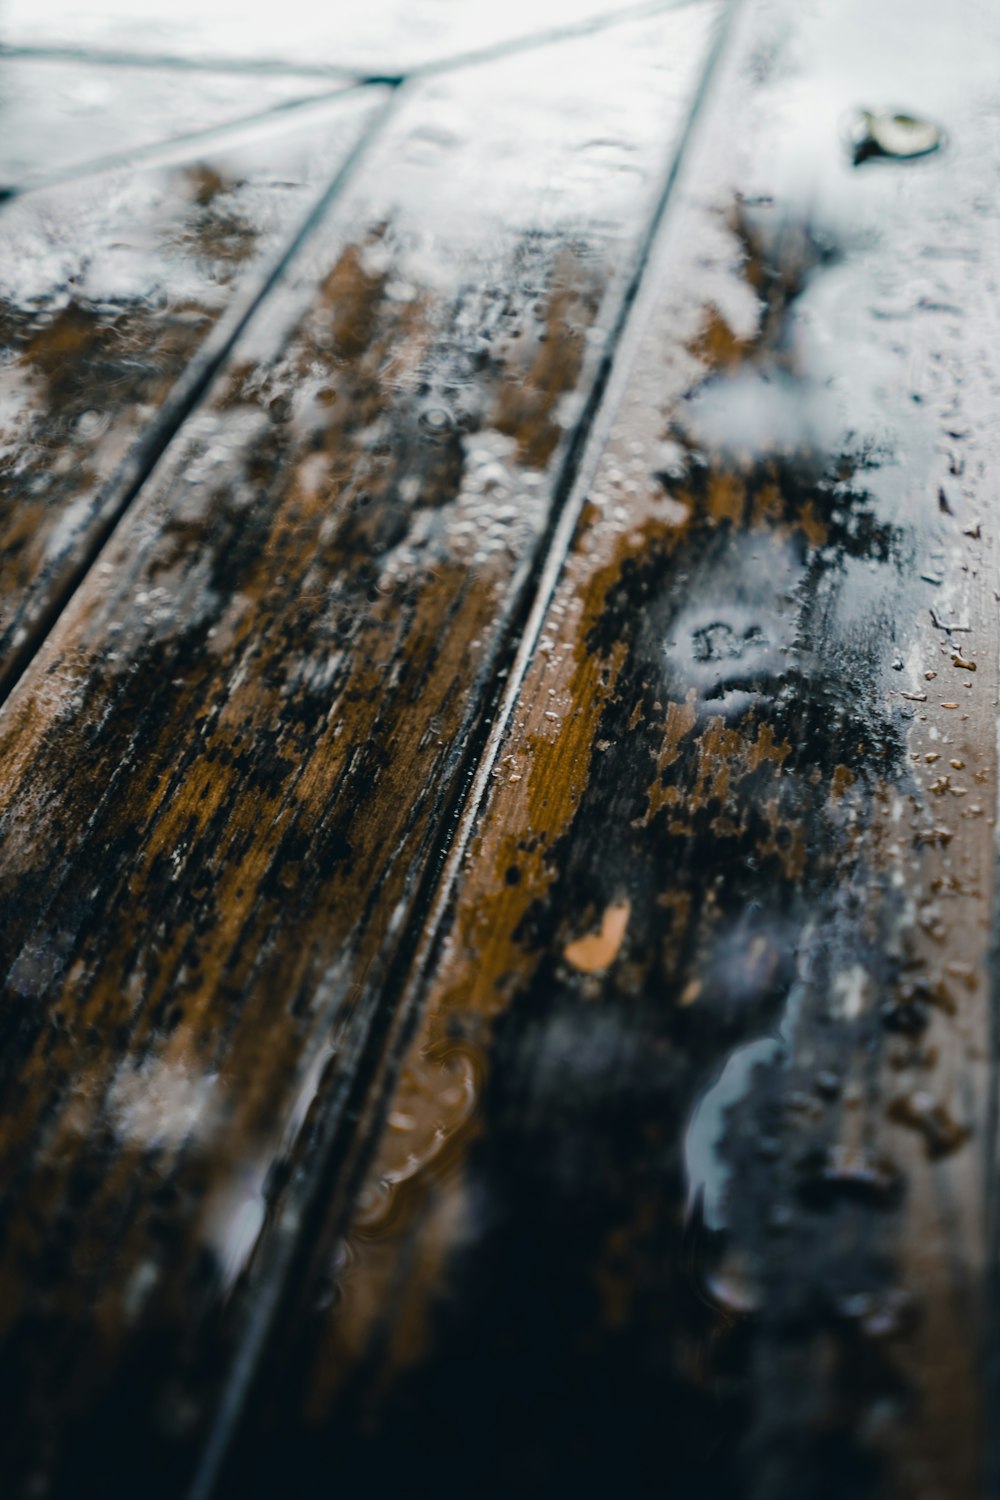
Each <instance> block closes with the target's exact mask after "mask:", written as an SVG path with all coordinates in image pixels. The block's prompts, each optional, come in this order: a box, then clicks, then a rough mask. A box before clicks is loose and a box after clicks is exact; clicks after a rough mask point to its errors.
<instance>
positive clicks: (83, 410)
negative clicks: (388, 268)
mask: <svg viewBox="0 0 1000 1500" xmlns="http://www.w3.org/2000/svg"><path fill="white" fill-rule="evenodd" d="M12 66H14V65H13V64H11V63H8V62H0V73H2V72H3V71H4V70H6V69H8V68H9V67H12ZM45 66H46V67H48V66H49V65H48V64H46V65H45ZM71 71H72V76H73V78H74V80H75V83H76V86H77V87H79V88H82V89H85V88H86V86H87V85H88V83H93V70H89V69H76V70H71ZM111 72H112V73H113V74H114V76H115V77H117V76H118V70H111ZM22 84H23V80H22ZM25 87H26V85H25ZM109 87H110V85H109ZM275 87H276V88H277V87H278V86H275ZM160 91H162V94H163V97H162V99H161V98H160V97H159V94H160ZM278 91H279V94H280V89H279V90H278ZM112 92H113V91H112ZM183 92H184V91H183V90H182V89H181V86H180V85H179V84H176V83H175V84H174V86H173V87H172V88H164V86H163V80H162V79H158V78H157V77H156V76H153V77H151V78H150V79H149V94H150V97H151V107H150V112H149V116H150V117H149V126H150V128H149V133H148V135H146V136H145V138H144V137H143V135H142V134H140V133H134V134H133V136H132V137H131V138H130V137H129V133H128V130H127V125H125V124H121V123H119V122H120V120H121V114H122V113H124V115H125V119H126V120H127V118H128V116H129V115H130V114H131V113H132V108H131V105H130V106H129V107H128V108H126V107H125V105H124V104H123V103H122V101H121V99H120V98H119V99H118V108H116V109H115V110H112V111H111V112H110V117H109V118H108V119H106V120H105V123H104V126H103V127H102V130H103V133H102V134H99V135H98V136H96V137H89V136H87V135H86V132H83V131H81V130H80V129H78V128H77V124H76V121H75V118H74V116H73V114H72V112H70V115H69V117H68V118H62V119H59V118H58V115H56V116H50V117H49V118H50V121H51V125H52V134H53V136H54V137H57V138H58V139H59V140H60V141H65V142H66V150H65V152H62V153H61V152H60V151H59V150H58V149H57V148H56V147H55V146H53V149H52V154H51V156H50V160H51V161H52V162H53V164H54V165H56V166H59V167H63V168H70V166H71V164H72V161H73V158H72V156H70V155H69V154H68V153H69V152H71V151H73V150H75V151H78V152H81V153H82V152H84V151H87V152H90V151H94V150H98V151H103V150H104V149H105V148H106V146H107V144H108V142H109V141H110V139H111V136H112V131H113V130H117V131H119V132H120V141H121V144H122V147H123V149H124V148H125V147H127V146H133V147H136V148H138V147H139V146H140V144H145V145H147V146H149V145H152V144H153V143H154V141H155V137H154V136H153V127H154V126H155V127H156V128H158V129H160V130H162V131H165V132H168V133H169V127H168V121H169V120H170V119H171V118H173V119H175V120H176V118H177V116H176V109H177V107H178V106H179V103H180V99H181V97H182V95H183ZM253 92H254V96H255V98H257V100H258V102H259V99H260V93H259V90H258V86H257V85H256V84H254V85H253ZM273 92H274V90H272V87H271V85H270V83H269V84H267V85H264V86H263V93H264V97H265V98H268V97H273ZM202 93H204V96H205V99H206V101H207V106H208V107H206V110H205V112H204V113H203V114H201V115H195V116H192V115H189V116H188V120H190V119H192V118H197V119H201V120H205V119H212V118H214V119H216V120H217V121H219V122H220V123H221V122H222V121H223V120H224V117H225V116H224V109H223V101H225V109H228V110H229V111H235V110H239V111H240V112H241V113H243V114H246V113H247V111H248V110H249V109H250V108H251V103H252V101H251V98H250V88H249V86H248V85H247V83H246V81H245V80H241V81H240V86H239V87H236V86H234V84H233V80H232V79H228V80H226V82H225V87H224V88H223V89H222V90H221V93H220V94H219V95H218V96H217V95H216V93H215V90H214V85H206V87H205V89H204V90H202V76H201V75H196V76H195V78H194V80H193V82H192V84H191V97H192V100H193V102H194V103H195V104H197V102H198V100H199V96H200V95H201V94H202ZM386 97H387V94H386V91H384V90H383V91H378V90H366V91H364V92H363V93H358V94H352V95H349V96H347V97H345V98H344V99H342V100H338V101H336V102H333V103H329V104H325V105H323V106H322V107H316V108H315V109H314V110H312V111H310V117H309V119H308V121H305V120H301V119H296V118H295V117H294V115H289V116H288V117H287V118H286V119H282V120H280V121H270V122H267V128H266V130H265V129H263V128H261V127H257V128H251V127H241V130H240V132H239V136H238V139H236V140H233V139H229V138H223V137H222V136H220V138H219V139H218V140H217V141H216V142H215V143H214V144H208V143H203V144H201V145H200V146H197V147H195V146H192V145H191V144H190V143H187V144H184V145H177V146H176V155H175V157H174V159H173V161H164V162H163V164H162V165H160V166H159V167H156V168H153V167H144V166H141V165H139V166H135V167H130V166H128V165H123V166H121V167H120V168H118V169H117V170H115V171H108V172H105V173H101V174H99V175H98V176H96V177H91V176H88V175H87V172H86V169H85V164H84V163H80V162H78V163H77V165H76V167H75V169H74V171H75V175H76V178H77V180H74V181H71V182H66V183H64V184H63V185H61V186H54V187H51V188H48V189H46V190H44V191H39V192H34V193H29V194H28V195H27V196H25V197H22V198H18V199H15V201H13V202H10V203H7V205H6V206H5V208H4V211H3V217H2V219H0V329H2V339H3V347H4V360H3V364H2V367H0V403H2V404H0V477H2V488H0V695H6V693H7V692H9V690H10V688H11V686H12V684H13V682H14V681H15V680H16V677H17V675H18V673H19V672H20V671H21V670H22V668H23V666H24V664H25V662H26V661H27V660H29V659H30V657H31V655H32V653H33V652H34V650H35V649H36V648H37V645H38V643H39V641H40V639H42V638H43V637H44V634H45V632H46V631H47V630H48V628H49V627H50V625H51V624H52V621H53V619H54V618H55V617H56V616H57V615H58V613H59V610H60V609H61V608H62V606H63V604H64V603H65V600H66V598H67V597H68V596H69V594H70V593H71V592H72V589H73V587H74V585H75V584H76V583H77V582H78V581H79V579H80V577H81V576H82V575H83V574H84V573H85V572H86V570H87V568H88V567H89V566H90V564H91V563H92V562H93V559H94V556H95V555H96V553H97V551H98V550H99V549H100V547H101V545H102V544H103V542H104V541H105V540H106V539H107V536H108V534H109V532H110V530H111V528H112V527H113V525H114V524H115V522H116V521H117V519H118V518H119V516H120V515H121V514H122V512H123V510H124V509H125V507H126V506H127V505H128V503H129V501H130V499H131V498H132V496H133V495H134V493H135V491H136V488H137V486H138V485H139V484H140V483H141V481H142V479H143V478H144V477H145V475H146V474H147V473H148V472H149V469H150V467H151V466H152V464H153V462H154V461H155V459H156V457H157V456H158V454H159V453H160V452H161V451H162V449H163V447H164V445H165V443H166V442H167V441H169V439H170V437H171V436H172V434H173V432H174V431H176V428H177V426H178V424H179V423H180V422H181V421H182V420H183V418H184V416H185V414H186V412H187V411H188V409H189V408H190V405H191V402H192V400H193V399H194V398H195V397H196V395H197V392H198V390H199V388H200V386H201V385H203V383H204V381H205V379H206V378H207V376H208V375H210V373H211V371H212V369H213V368H214V367H215V366H217V365H218V362H219V359H220V358H221V356H222V355H223V354H224V352H225V349H226V347H227V345H228V343H229V342H231V340H232V338H233V336H234V334H235V333H236V331H237V330H238V328H239V326H240V323H241V321H242V319H243V318H244V317H245V316H246V314H247V311H248V309H249V308H250V307H252V306H253V303H254V301H255V300H256V299H257V298H258V297H259V296H260V295H261V293H262V291H263V290H265V289H266V287H267V285H268V283H269V279H270V277H271V276H272V275H273V273H274V271H275V269H276V268H277V267H278V266H279V265H280V263H281V261H282V259H283V258H284V256H285V255H286V254H287V252H288V249H289V246H290V244H291V242H292V241H293V239H294V237H295V235H296V233H297V232H298V231H299V229H300V227H301V226H302V225H303V224H304V223H305V222H306V221H307V219H308V217H309V215H310V213H311V212H312V211H313V210H314V208H315V206H316V204H317V203H318V201H319V199H320V198H321V196H322V194H323V192H324V191H325V190H326V189H327V187H328V185H329V183H330V181H331V179H332V178H333V177H334V176H335V174H336V173H337V170H338V167H339V166H340V165H341V164H342V163H344V162H345V161H346V160H347V159H348V158H349V156H350V153H351V152H352V151H353V149H354V148H355V147H356V146H357V145H358V144H359V142H360V141H361V140H362V138H363V136H364V134H365V131H366V130H367V129H368V128H369V126H370V125H371V123H372V121H373V118H374V116H375V114H376V111H377V110H378V108H379V106H380V104H384V102H385V99H386ZM20 108H21V116H20V119H21V130H20V132H19V134H18V136H17V137H16V138H15V143H14V145H13V147H12V148H9V149H8V153H7V157H6V163H5V164H6V166H7V167H8V170H9V171H10V173H11V175H13V176H16V175H17V167H18V164H19V163H20V164H21V165H24V164H25V163H26V162H28V161H31V160H33V161H34V162H35V163H36V164H37V163H38V161H39V157H38V156H35V157H31V156H30V155H28V153H27V151H26V150H25V149H19V148H18V146H17V144H16V143H17V141H19V140H21V139H23V138H24V137H25V136H27V137H30V135H31V132H30V130H29V128H28V123H27V122H28V118H29V110H28V100H27V98H26V97H24V98H22V100H21V106H20ZM42 136H43V139H44V136H45V132H44V130H43V131H42ZM160 144H161V145H162V139H161V141H160ZM46 149H48V148H46ZM0 160H2V158H0ZM8 180H9V178H8Z"/></svg>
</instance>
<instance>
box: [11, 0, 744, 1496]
mask: <svg viewBox="0 0 1000 1500" xmlns="http://www.w3.org/2000/svg"><path fill="white" fill-rule="evenodd" d="M717 17H718V10H717V8H716V7H714V6H705V7H701V8H690V9H688V10H686V11H683V12H678V13H677V14H676V15H674V16H665V17H663V18H661V19H656V20H653V21H650V22H647V23H643V24H641V25H636V26H633V27H631V28H625V27H623V28H619V29H617V30H616V31H615V32H614V34H613V36H612V35H611V34H610V33H609V34H608V36H606V37H602V38H600V39H599V40H597V41H581V42H578V43H573V44H572V45H571V46H567V47H566V48H564V49H562V51H561V52H560V54H559V58H558V67H557V68H554V65H553V59H552V58H549V59H548V60H543V59H541V58H540V57H534V56H533V57H524V58H521V59H517V60H511V61H508V62H504V63H501V64H497V65H495V66H492V67H490V68H482V69H480V70H478V71H476V72H469V73H468V74H467V75H464V76H461V77H459V76H457V75H455V76H450V77H449V78H448V79H446V80H445V79H440V80H437V81H435V82H433V83H429V84H427V85H426V86H422V87H420V88H419V89H415V90H413V91H412V93H410V95H409V97H408V99H407V100H406V101H405V102H404V103H402V104H401V107H400V112H399V115H398V118H396V119H395V121H394V123H393V124H392V125H391V127H390V128H389V129H388V132H387V135H386V138H385V140H384V142H383V143H382V144H381V145H380V147H379V148H378V150H377V152H376V153H375V154H374V155H373V156H372V158H371V160H370V161H369V162H368V164H367V167H366V171H365V172H364V173H363V174H362V175H361V176H360V177H359V178H358V180H357V182H356V184H355V186H354V187H352V188H351V190H350V191H349V193H348V194H347V195H346V196H345V197H344V198H343V199H342V201H341V202H340V204H339V205H338V208H337V211H336V213H335V214H334V215H333V216H332V217H331V218H329V219H328V220H327V221H325V222H324V224H323V225H322V226H320V227H318V228H317V231H316V233H315V235H314V237H313V238H312V240H310V242H309V244H308V245H307V246H306V247H305V249H304V250H303V252H302V254H301V255H300V256H299V257H298V258H297V259H296V260H295V261H294V263H293V265H292V266H291V267H290V268H289V270H288V272H287V275H286V278H285V282H284V284H283V287H282V289H281V292H280V295H277V294H276V295H275V296H274V297H272V298H271V299H270V300H269V301H268V302H267V303H265V305H264V306H263V308H262V309H261V312H260V315H259V316H258V317H257V318H255V320H254V321H253V323H252V324H251V325H250V327H249V328H248V329H247V331H246V333H245V335H244V337H243V338H242V340H241V342H240V345H239V347H238V349H237V351H236V353H235V355H234V358H233V360H232V361H231V362H230V364H229V365H228V367H227V369H226V370H225V372H224V374H223V375H222V376H220V378H219V380H218V381H217V382H216V384H215V385H214V387H213V389H212V391H211V394H210V396H209V398H208V399H207V401H206V403H205V404H204V406H203V408H202V409H201V410H200V411H199V412H198V413H197V414H195V415H194V416H192V418H191V419H190V421H189V422H188V424H187V425H186V427H185V429H184V431H183V432H182V433H181V435H180V437H179V438H178V439H177V440H176V441H175V443H174V444H173V445H172V446H171V448H170V450H169V451H168V453H167V454H166V456H165V458H164V460H163V462H162V463H161V465H160V467H159V468H158V470H157V472H156V473H155V475H154V476H153V478H152V480H151V482H150V484H149V485H148V486H147V487H146V488H145V490H144V491H143V493H142V495H141V496H140V497H139V500H138V502H137V503H136V505H135V506H134V507H133V508H132V510H130V512H129V514H128V515H127V517H126V519H125V521H124V522H123V524H122V525H121V526H120V527H119V529H118V531H117V532H116V533H115V535H114V537H113V538H112V540H111V542H110V543H109V545H108V547H107V548H106V549H105V552H104V553H103V554H102V557H101V559H100V561H99V563H98V564H97V567H96V568H95V570H94V572H93V575H92V576H91V577H90V578H88V579H87V581H86V583H85V584H84V586H83V587H82V588H81V589H80V590H79V591H78V593H77V594H76V596H75V597H74V599H73V601H72V603H71V605H70V606H69V608H68V609H67V610H66V612H65V613H64V614H63V616H62V617H61V619H60V621H59V622H58V625H57V626H56V628H55V630H54V631H53V633H52V635H51V637H50V638H49V640H48V641H47V643H46V645H45V647H44V649H43V650H42V651H41V652H40V653H39V655H38V657H37V658H36V660H35V661H34V663H33V665H32V668H31V670H30V672H29V673H28V675H27V676H26V678H25V679H24V680H23V681H22V682H21V683H20V684H19V686H18V688H17V690H16V691H15V693H14V694H13V695H12V697H11V698H10V699H9V700H8V703H7V705H6V707H5V709H4V712H3V715H2V716H0V744H2V749H0V761H2V764H3V766H4V768H5V774H4V784H3V793H2V799H3V800H2V808H0V838H2V842H0V850H2V853H0V888H2V901H3V911H4V920H3V922H2V924H0V969H2V972H3V973H4V975H5V976H6V981H7V989H6V997H7V1003H6V1008H5V1010H4V1013H3V1027H4V1036H3V1045H2V1051H0V1055H2V1059H3V1069H4V1087H3V1092H2V1109H3V1113H2V1117H0V1119H2V1128H0V1171H2V1175H3V1181H4V1186H5V1191H4V1197H3V1202H4V1205H5V1212H4V1215H3V1219H2V1230H3V1240H2V1245H3V1249H2V1262H0V1284H2V1296H0V1310H2V1317H3V1325H4V1330H5V1343H4V1353H3V1359H2V1361H0V1366H2V1370H3V1372H4V1376H5V1381H6V1385H5V1396H6V1397H7V1402H8V1408H9V1409H12V1410H15V1411H16V1412H17V1413H18V1420H17V1422H16V1423H15V1424H13V1425H12V1427H11V1429H10V1430H9V1432H8V1434H7V1439H8V1441H7V1443H6V1455H5V1472H7V1473H8V1474H15V1475H32V1474H39V1473H40V1474H41V1475H43V1476H44V1482H45V1483H47V1484H49V1485H50V1486H53V1487H54V1488H55V1492H56V1493H66V1494H71V1493H73V1492H74V1488H73V1487H74V1483H75V1476H76V1475H78V1474H79V1473H81V1472H83V1473H87V1474H88V1475H89V1476H91V1477H92V1481H93V1482H94V1483H95V1484H99V1485H100V1487H101V1488H102V1493H105V1494H107V1493H127V1494H132V1493H134V1484H135V1476H136V1474H137V1473H141V1474H142V1476H143V1487H144V1493H147V1494H153V1495H158V1494H161V1493H162V1494H170V1495H173V1494H175V1493H177V1492H178V1489H179V1487H180V1485H181V1480H182V1477H183V1475H184V1473H185V1472H186V1470H187V1467H188V1465H189V1464H190V1462H191V1460H192V1457H193V1455H194V1452H195V1450H196V1448H197V1444H198V1442H199V1440H200V1434H201V1432H202V1429H203V1425H204V1421H205V1418H206V1416H207V1414H208V1413H209V1412H210V1411H211V1409H212V1406H213V1403H214V1400H215V1396H216V1393H217V1390H218V1388H219V1384H220V1381H221V1379H222V1377H223V1375H224V1374H225V1372H226V1370H227V1367H228V1365H229V1363H230V1360H231V1358H232V1357H233V1354H234V1350H235V1354H236V1358H237V1361H238V1364H237V1374H238V1373H239V1370H240V1369H242V1368H243V1365H244V1364H245V1362H246V1360H247V1359H248V1358H249V1359H252V1354H253V1348H254V1339H255V1338H257V1336H258V1335H257V1332H256V1331H255V1330H258V1329H259V1328H260V1327H261V1326H262V1320H263V1322H264V1323H265V1324H266V1320H267V1316H268V1308H269V1307H270V1306H271V1305H272V1304H273V1299H274V1297H275V1296H276V1295H277V1293H278V1292H280V1291H281V1290H282V1277H283V1276H284V1275H285V1273H286V1271H287V1268H288V1256H287V1249H286V1247H287V1245H288V1244H289V1243H292V1242H294V1239H295V1236H296V1234H297V1233H298V1229H299V1224H300V1220H301V1219H302V1216H303V1214H305V1213H306V1212H307V1210H308V1209H309V1206H310V1202H311V1197H312V1195H313V1193H314V1192H315V1190H316V1173H317V1171H318V1170H319V1169H320V1168H323V1167H325V1165H326V1160H327V1155H328V1153H329V1150H330V1149H331V1141H332V1140H334V1139H336V1138H337V1135H336V1133H337V1132H338V1131H339V1130H341V1129H343V1130H346V1131H349V1130H350V1125H351V1121H350V1117H349V1109H350V1107H353V1102H354V1101H353V1095H352V1090H361V1089H363V1087H364V1083H365V1079H366V1076H367V1075H366V1070H367V1068H368V1066H369V1057H370V1056H374V1055H375V1054H376V1053H377V1048H378V1044H379V1042H380V1037H381V1032H382V1030H383V1029H384V1026H385V1024H386V1022H387V1020H388V1019H389V1017H388V1015H387V1014H386V1013H385V1012H386V1008H387V1007H389V1008H391V1005H392V1003H393V1001H394V994H393V990H392V986H391V983H390V982H389V978H388V976H390V975H391V972H392V967H393V964H394V963H395V962H397V961H398V960H399V959H400V958H401V957H403V956H405V944H406V943H408V942H409V941H410V940H411V938H412V936H413V934H414V933H418V932H419V930H420V924H421V922H422V920H423V915H424V911H423V907H422V905H421V903H422V902H423V901H424V899H425V895H426V890H427V886H428V883H429V882H430V881H431V880H432V879H433V877H434V874H435V871H436V868H437V864H436V862H437V861H438V860H439V858H440V853H441V849H442V846H443V844H444V843H445V842H446V840H447V837H448V834H449V827H448V821H447V819H448V815H449V813H450V810H451V807H452V806H453V805H454V802H455V800H456V799H457V797H458V796H459V795H460V792H461V786H462V783H461V775H462V773H463V771H464V767H465V763H466V759H467V755H468V751H469V746H470V744H472V743H474V742H475V740H476V737H477V736H479V735H481V726H480V722H479V721H480V719H481V717H482V715H483V714H484V712H488V710H487V708H486V705H487V704H488V702H489V701H490V694H491V692H492V690H493V686H494V684H495V679H496V673H497V671H498V670H503V662H504V661H505V660H506V659H507V655H506V653H507V652H508V645H507V640H506V633H509V632H510V630H511V629H512V628H513V627H516V626H517V625H518V624H519V622H520V621H522V620H523V618H524V612H525V605H526V601H527V600H528V598H529V591H530V588H531V586H532V580H533V578H534V567H535V558H536V554H537V551H538V548H539V546H540V544H541V543H542V541H543V540H544V538H545V536H546V535H547V532H548V530H549V528H550V526H551V523H552V518H553V515H554V508H555V507H557V506H558V504H559V502H560V501H561V500H562V499H564V498H565V495H564V491H563V490H562V489H561V488H560V486H561V479H560V475H561V474H562V473H563V470H564V467H565V465H566V463H567V462H568V461H570V460H571V458H572V454H573V452H574V451H575V450H574V447H573V443H574V433H575V431H576V430H577V428H578V424H579V423H580V421H581V417H582V416H585V415H586V412H587V410H588V407H587V402H588V393H589V392H590V391H591V389H592V387H593V386H594V383H595V381H597V380H598V379H599V377H600V376H601V372H602V371H603V370H604V369H605V368H606V358H605V352H604V351H605V347H606V345H607V344H608V343H609V342H610V341H612V340H613V336H614V332H615V329H616V326H617V322H618V319H619V316H620V312H621V308H622V302H623V297H624V296H625V294H626V292H627V290H628V288H629V285H630V281H631V278H632V277H633V276H634V275H635V274H636V272H637V269H638V267H639V266H640V264H641V262H642V257H643V253H644V245H645V238H646V235H647V226H648V224H649V221H650V218H651V216H652V215H653V213H654V211H655V209H656V206H657V204H658V203H659V201H660V198H661V194H662V190H663V182H664V175H665V174H666V173H668V172H669V170H670V166H671V160H672V153H673V150H674V148H675V146H676V142H677V140H678V138H679V136H680V134H681V131H682V129H683V127H684V123H685V120H686V118H687V113H688V108H689V104H690V100H691V97H692V93H693V91H694V89H695V87H696V85H697V80H698V77H699V72H700V69H701V67H702V64H703V61H704V58H705V56H706V50H707V48H708V46H709V44H710V41H711V38H712V35H713V27H714V24H715V21H716V19H717ZM251 1260H252V1261H253V1264H254V1267H255V1271H254V1275H253V1277H252V1278H250V1280H249V1284H246V1278H245V1277H244V1276H243V1273H244V1271H245V1270H246V1268H247V1267H248V1265H249V1264H250V1262H251ZM244 1287H245V1291H244V1290H243V1288H244ZM237 1384H238V1382H237Z"/></svg>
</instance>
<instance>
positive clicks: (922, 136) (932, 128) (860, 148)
mask: <svg viewBox="0 0 1000 1500" xmlns="http://www.w3.org/2000/svg"><path fill="white" fill-rule="evenodd" d="M848 140H849V145H850V150H851V156H852V158H853V161H854V164H855V166H859V165H860V164H861V162H863V161H867V160H868V159H869V158H870V157H892V158H893V159H894V160H896V161H909V160H911V159H912V158H913V157H917V156H927V155H929V153H930V152H932V151H937V150H938V149H939V147H941V146H942V145H943V144H944V131H943V130H942V129H941V128H940V126H938V125H934V124H932V122H931V121H930V120H921V119H920V118H919V117H918V116H917V115H908V114H895V113H893V112H892V111H890V110H887V111H885V112H879V111H872V110H867V109H859V110H858V111H857V112H856V113H855V114H854V115H853V116H852V117H851V121H850V125H849V128H848Z"/></svg>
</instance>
